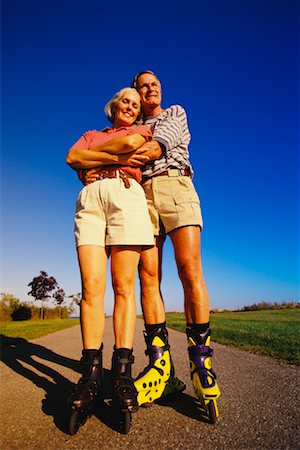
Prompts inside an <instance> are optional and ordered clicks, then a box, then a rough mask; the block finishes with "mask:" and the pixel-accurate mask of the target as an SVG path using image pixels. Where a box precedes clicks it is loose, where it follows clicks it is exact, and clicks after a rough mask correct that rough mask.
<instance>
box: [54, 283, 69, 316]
mask: <svg viewBox="0 0 300 450" xmlns="http://www.w3.org/2000/svg"><path fill="white" fill-rule="evenodd" d="M65 296H66V294H65V291H64V290H63V289H62V288H58V289H57V290H56V291H55V292H54V294H53V298H54V299H55V301H56V303H57V304H58V305H59V306H61V304H62V303H63V302H64V300H65ZM59 316H60V318H61V308H60V313H59Z"/></svg>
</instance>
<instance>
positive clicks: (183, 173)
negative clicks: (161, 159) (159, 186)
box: [142, 169, 191, 183]
mask: <svg viewBox="0 0 300 450" xmlns="http://www.w3.org/2000/svg"><path fill="white" fill-rule="evenodd" d="M190 176H191V171H190V169H167V170H164V171H163V172H160V173H156V174H154V175H153V177H143V180H142V182H143V183H144V182H145V181H147V180H150V179H151V178H155V177H190Z"/></svg>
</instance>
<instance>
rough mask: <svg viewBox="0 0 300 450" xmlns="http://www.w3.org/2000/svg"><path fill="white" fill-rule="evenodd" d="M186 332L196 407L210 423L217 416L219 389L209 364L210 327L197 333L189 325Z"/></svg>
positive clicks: (210, 353)
mask: <svg viewBox="0 0 300 450" xmlns="http://www.w3.org/2000/svg"><path fill="white" fill-rule="evenodd" d="M186 334H187V339H188V352H189V359H190V370H191V380H192V382H193V386H194V390H195V394H196V396H197V399H198V402H197V403H198V407H199V410H200V412H201V413H202V414H204V415H205V416H206V417H207V418H208V420H209V422H210V423H215V422H216V420H217V418H218V416H219V412H218V406H217V398H218V397H219V396H220V390H219V387H218V384H217V382H216V374H215V372H214V371H213V370H212V366H211V357H212V355H213V350H212V349H211V348H210V335H211V329H210V328H208V329H207V330H206V331H205V332H203V333H198V332H195V331H194V330H193V329H192V328H191V327H187V329H186Z"/></svg>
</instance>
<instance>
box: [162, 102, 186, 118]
mask: <svg viewBox="0 0 300 450" xmlns="http://www.w3.org/2000/svg"><path fill="white" fill-rule="evenodd" d="M164 113H165V117H180V116H182V115H186V112H185V109H184V107H183V106H181V105H178V104H175V105H171V106H169V107H168V108H167V109H165V110H164V112H163V113H162V114H164Z"/></svg>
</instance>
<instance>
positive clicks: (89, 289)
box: [82, 278, 105, 304]
mask: <svg viewBox="0 0 300 450" xmlns="http://www.w3.org/2000/svg"><path fill="white" fill-rule="evenodd" d="M104 292H105V281H104V282H103V283H102V282H101V280H99V279H96V278H89V279H88V280H84V282H83V292H82V298H83V300H84V301H85V302H86V303H87V304H94V303H96V302H97V301H101V299H102V297H103V295H104Z"/></svg>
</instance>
